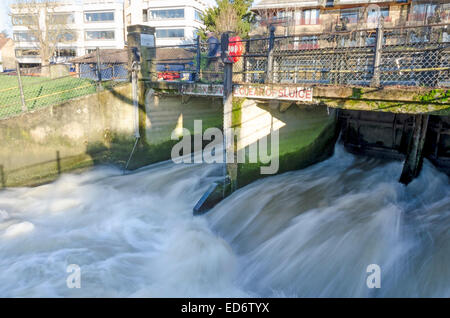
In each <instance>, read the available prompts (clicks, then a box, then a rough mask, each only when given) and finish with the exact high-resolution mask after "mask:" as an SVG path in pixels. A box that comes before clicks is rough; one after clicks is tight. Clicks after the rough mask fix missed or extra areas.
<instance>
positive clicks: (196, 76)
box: [195, 36, 202, 82]
mask: <svg viewBox="0 0 450 318" xmlns="http://www.w3.org/2000/svg"><path fill="white" fill-rule="evenodd" d="M201 54H202V51H201V49H200V36H197V57H196V58H197V68H196V70H195V81H196V82H198V81H200V71H201V62H202V55H201Z"/></svg>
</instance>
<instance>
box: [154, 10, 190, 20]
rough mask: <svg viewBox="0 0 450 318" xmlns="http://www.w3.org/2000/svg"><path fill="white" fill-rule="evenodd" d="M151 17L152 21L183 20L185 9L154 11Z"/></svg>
mask: <svg viewBox="0 0 450 318" xmlns="http://www.w3.org/2000/svg"><path fill="white" fill-rule="evenodd" d="M150 16H151V19H152V20H165V19H182V18H184V9H167V10H152V11H151V14H150Z"/></svg>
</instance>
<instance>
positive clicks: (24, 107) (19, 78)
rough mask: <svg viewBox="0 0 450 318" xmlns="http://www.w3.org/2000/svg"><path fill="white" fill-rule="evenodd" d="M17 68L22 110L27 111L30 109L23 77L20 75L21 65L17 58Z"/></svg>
mask: <svg viewBox="0 0 450 318" xmlns="http://www.w3.org/2000/svg"><path fill="white" fill-rule="evenodd" d="M16 70H17V81H18V82H19V90H20V101H21V102H22V111H23V112H26V111H27V110H28V109H27V105H26V104H25V95H24V93H23V86H22V77H21V76H20V66H19V62H17V60H16Z"/></svg>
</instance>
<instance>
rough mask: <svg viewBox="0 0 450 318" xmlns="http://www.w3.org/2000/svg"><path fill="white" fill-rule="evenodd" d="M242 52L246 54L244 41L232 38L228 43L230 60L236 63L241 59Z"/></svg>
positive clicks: (236, 37) (235, 37)
mask: <svg viewBox="0 0 450 318" xmlns="http://www.w3.org/2000/svg"><path fill="white" fill-rule="evenodd" d="M242 52H244V46H243V45H242V40H241V38H240V37H238V36H232V37H231V38H230V39H229V43H228V54H229V56H228V59H229V60H230V61H231V62H233V63H236V62H237V61H239V59H240V58H241V55H242Z"/></svg>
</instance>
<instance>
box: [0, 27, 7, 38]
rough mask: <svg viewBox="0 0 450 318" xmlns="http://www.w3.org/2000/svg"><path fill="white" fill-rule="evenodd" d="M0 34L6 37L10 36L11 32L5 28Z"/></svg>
mask: <svg viewBox="0 0 450 318" xmlns="http://www.w3.org/2000/svg"><path fill="white" fill-rule="evenodd" d="M0 36H2V37H4V38H8V37H9V32H8V30H6V29H4V30H2V31H1V32H0Z"/></svg>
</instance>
